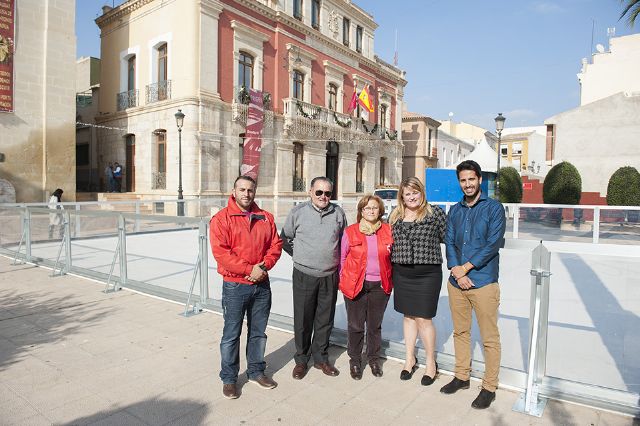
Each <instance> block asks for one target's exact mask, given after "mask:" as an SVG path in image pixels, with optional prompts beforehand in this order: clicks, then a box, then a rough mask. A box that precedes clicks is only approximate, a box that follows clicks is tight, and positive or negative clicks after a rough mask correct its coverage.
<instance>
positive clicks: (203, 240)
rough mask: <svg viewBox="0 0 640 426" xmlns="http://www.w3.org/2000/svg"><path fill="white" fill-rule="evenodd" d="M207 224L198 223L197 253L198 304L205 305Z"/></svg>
mask: <svg viewBox="0 0 640 426" xmlns="http://www.w3.org/2000/svg"><path fill="white" fill-rule="evenodd" d="M207 229H208V226H207V222H206V221H205V220H201V221H200V225H199V234H198V242H199V245H200V247H199V252H200V304H201V305H202V304H205V303H207V300H209V255H208V254H209V244H208V238H207V237H208V235H207Z"/></svg>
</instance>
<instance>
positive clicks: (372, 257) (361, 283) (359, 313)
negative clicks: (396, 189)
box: [340, 194, 393, 380]
mask: <svg viewBox="0 0 640 426" xmlns="http://www.w3.org/2000/svg"><path fill="white" fill-rule="evenodd" d="M357 208H358V214H357V218H356V220H357V222H356V223H354V224H353V225H350V226H348V227H347V228H346V229H345V230H344V234H342V242H341V251H340V291H342V294H343V295H344V305H345V308H346V310H347V329H348V340H347V353H348V354H349V367H350V373H351V377H352V378H353V379H355V380H360V379H361V378H362V348H363V344H364V330H365V323H366V326H367V359H368V362H369V367H370V368H371V373H372V374H373V375H374V376H375V377H382V367H381V366H380V361H379V356H380V344H381V342H382V319H383V317H384V311H385V310H386V308H387V303H388V302H389V295H390V294H391V290H392V288H393V284H392V281H391V244H392V243H393V239H392V236H391V228H390V227H389V225H388V224H386V223H382V215H383V214H384V202H383V201H382V199H381V198H380V197H377V196H375V195H371V194H367V195H365V196H364V197H362V198H361V199H360V201H359V202H358V207H357Z"/></svg>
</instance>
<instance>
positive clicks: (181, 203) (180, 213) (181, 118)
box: [175, 109, 184, 216]
mask: <svg viewBox="0 0 640 426" xmlns="http://www.w3.org/2000/svg"><path fill="white" fill-rule="evenodd" d="M175 116H176V126H178V216H184V201H182V200H183V197H182V125H183V124H184V114H183V113H182V110H181V109H179V110H178V112H176V114H175Z"/></svg>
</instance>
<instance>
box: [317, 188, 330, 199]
mask: <svg viewBox="0 0 640 426" xmlns="http://www.w3.org/2000/svg"><path fill="white" fill-rule="evenodd" d="M315 194H316V197H321V196H322V194H324V196H325V197H331V195H333V192H332V191H321V190H319V189H318V190H317V191H316V192H315Z"/></svg>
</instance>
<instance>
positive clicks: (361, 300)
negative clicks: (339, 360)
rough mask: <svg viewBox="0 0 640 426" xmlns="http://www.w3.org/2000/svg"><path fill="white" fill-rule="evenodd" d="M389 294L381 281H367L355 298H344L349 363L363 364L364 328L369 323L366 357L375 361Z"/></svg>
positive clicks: (378, 351) (380, 340)
mask: <svg viewBox="0 0 640 426" xmlns="http://www.w3.org/2000/svg"><path fill="white" fill-rule="evenodd" d="M387 302H389V295H388V294H386V293H385V292H384V290H382V285H381V283H380V281H365V282H364V284H363V286H362V291H361V292H360V293H358V295H357V296H356V297H355V298H354V299H349V298H347V297H345V298H344V306H345V307H346V308H347V325H348V327H347V330H348V342H347V353H348V354H349V363H350V364H352V365H353V364H355V365H360V364H361V362H362V359H361V357H362V347H363V345H364V327H365V323H366V325H367V359H368V360H369V362H370V361H375V360H377V359H378V354H379V353H380V343H381V342H382V318H383V317H384V311H385V310H386V309H387Z"/></svg>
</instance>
